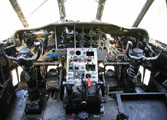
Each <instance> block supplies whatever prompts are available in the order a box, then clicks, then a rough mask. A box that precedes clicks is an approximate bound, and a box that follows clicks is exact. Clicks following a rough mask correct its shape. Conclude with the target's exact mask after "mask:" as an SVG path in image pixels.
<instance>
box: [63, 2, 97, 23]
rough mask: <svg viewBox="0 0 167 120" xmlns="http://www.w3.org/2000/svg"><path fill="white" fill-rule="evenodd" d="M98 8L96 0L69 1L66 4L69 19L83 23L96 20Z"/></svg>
mask: <svg viewBox="0 0 167 120" xmlns="http://www.w3.org/2000/svg"><path fill="white" fill-rule="evenodd" d="M97 6H98V2H96V0H67V1H66V2H65V9H66V16H67V19H68V20H75V21H76V20H79V21H82V22H85V21H86V22H90V21H92V20H95V18H96V13H97Z"/></svg>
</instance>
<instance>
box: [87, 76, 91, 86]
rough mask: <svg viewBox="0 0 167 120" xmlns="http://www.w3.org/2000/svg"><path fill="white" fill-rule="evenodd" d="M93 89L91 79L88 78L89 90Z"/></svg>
mask: <svg viewBox="0 0 167 120" xmlns="http://www.w3.org/2000/svg"><path fill="white" fill-rule="evenodd" d="M90 87H91V80H90V77H88V88H90Z"/></svg>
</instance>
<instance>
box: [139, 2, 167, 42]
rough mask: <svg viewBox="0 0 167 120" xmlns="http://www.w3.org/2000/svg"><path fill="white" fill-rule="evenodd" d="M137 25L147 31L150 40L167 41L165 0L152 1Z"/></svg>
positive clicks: (166, 7) (166, 8)
mask: <svg viewBox="0 0 167 120" xmlns="http://www.w3.org/2000/svg"><path fill="white" fill-rule="evenodd" d="M139 27H141V28H145V29H146V30H147V31H148V33H149V35H150V38H151V40H159V41H161V42H163V43H167V38H166V33H167V32H166V28H167V6H166V3H165V0H155V1H154V2H153V4H152V6H151V7H150V9H149V10H148V12H147V13H146V15H145V16H144V18H143V20H142V21H141V23H140V24H139Z"/></svg>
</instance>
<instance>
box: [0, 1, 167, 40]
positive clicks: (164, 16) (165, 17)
mask: <svg viewBox="0 0 167 120" xmlns="http://www.w3.org/2000/svg"><path fill="white" fill-rule="evenodd" d="M17 1H18V3H19V5H20V7H21V9H22V11H23V13H24V16H25V18H26V20H27V22H28V24H29V26H30V27H40V26H44V25H46V24H50V23H54V22H57V21H58V20H60V17H59V9H58V3H57V0H17ZM145 2H146V0H106V3H105V7H104V11H103V16H102V22H108V23H111V24H116V25H118V26H122V27H128V28H130V27H131V26H132V25H133V23H134V21H135V19H136V18H137V16H138V14H139V12H140V11H141V9H142V7H143V5H144V4H145ZM42 3H43V4H42ZM97 7H98V3H97V2H96V0H66V2H65V10H66V19H68V20H74V21H77V20H79V21H81V22H82V21H86V22H90V21H93V20H95V18H96V13H97ZM0 14H1V16H2V17H1V21H0V26H1V29H0V40H3V39H6V38H8V37H10V36H11V35H12V34H14V32H15V31H16V30H17V29H22V28H23V26H22V24H21V22H20V21H19V19H18V17H17V15H16V13H15V12H14V10H13V8H12V6H11V5H10V2H9V1H8V0H2V1H1V4H0ZM166 21H167V7H166V3H165V0H155V1H154V2H153V4H152V6H151V8H150V9H149V11H148V13H147V14H146V16H145V17H144V19H143V21H142V22H141V24H140V25H139V27H141V28H145V29H146V30H147V31H148V33H149V34H150V38H154V39H157V40H160V41H163V42H166V43H167V39H166V36H165V35H166V33H165V32H166V30H165V29H166V27H167V22H166Z"/></svg>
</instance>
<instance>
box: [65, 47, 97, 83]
mask: <svg viewBox="0 0 167 120" xmlns="http://www.w3.org/2000/svg"><path fill="white" fill-rule="evenodd" d="M66 71H67V76H66V80H67V81H69V82H75V84H76V85H79V84H80V83H81V82H82V79H83V80H84V81H88V78H90V80H91V82H97V81H98V63H97V49H96V48H67V70H66Z"/></svg>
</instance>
